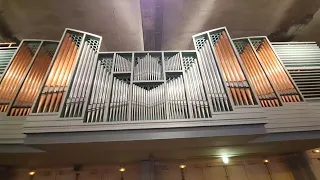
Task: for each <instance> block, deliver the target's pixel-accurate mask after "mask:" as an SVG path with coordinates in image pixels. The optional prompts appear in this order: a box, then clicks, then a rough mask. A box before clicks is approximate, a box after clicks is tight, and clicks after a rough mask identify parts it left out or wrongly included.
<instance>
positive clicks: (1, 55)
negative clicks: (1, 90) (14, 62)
mask: <svg viewBox="0 0 320 180" xmlns="http://www.w3.org/2000/svg"><path fill="white" fill-rule="evenodd" d="M16 50H17V47H4V46H1V43H0V79H1V77H2V74H3V73H4V71H5V69H6V67H7V66H8V64H9V62H10V60H11V58H12V56H13V55H14V54H15V52H16Z"/></svg>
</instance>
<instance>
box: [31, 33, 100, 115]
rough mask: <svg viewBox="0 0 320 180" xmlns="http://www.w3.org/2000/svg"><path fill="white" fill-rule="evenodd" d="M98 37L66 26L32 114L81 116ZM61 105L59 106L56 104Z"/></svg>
mask: <svg viewBox="0 0 320 180" xmlns="http://www.w3.org/2000/svg"><path fill="white" fill-rule="evenodd" d="M100 41H101V38H100V37H99V36H96V35H92V34H89V33H84V32H80V31H76V30H71V29H66V31H65V32H64V34H63V36H62V39H61V41H60V44H59V47H58V49H57V51H56V53H55V55H54V57H53V62H54V63H53V64H51V66H50V71H49V72H48V73H47V74H46V77H45V83H44V84H43V86H42V89H41V93H40V95H39V96H38V98H37V100H36V103H35V106H34V107H33V110H32V112H33V113H57V112H59V111H61V112H59V113H60V114H61V116H62V117H79V116H80V117H82V116H83V113H82V112H83V109H84V108H85V106H84V101H85V99H87V98H88V94H89V91H90V90H89V89H90V88H91V87H90V84H89V83H88V82H90V81H91V80H92V78H93V73H94V70H95V69H93V68H92V67H94V66H95V64H96V60H95V59H96V56H97V51H98V50H99V47H100ZM61 106H62V107H63V108H62V109H61V108H60V107H61Z"/></svg>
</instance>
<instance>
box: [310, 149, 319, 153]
mask: <svg viewBox="0 0 320 180" xmlns="http://www.w3.org/2000/svg"><path fill="white" fill-rule="evenodd" d="M312 152H313V153H320V150H319V149H315V150H313V151H312Z"/></svg>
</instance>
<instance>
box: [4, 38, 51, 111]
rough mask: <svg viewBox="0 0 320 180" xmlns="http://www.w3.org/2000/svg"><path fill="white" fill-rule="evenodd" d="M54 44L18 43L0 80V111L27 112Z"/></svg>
mask: <svg viewBox="0 0 320 180" xmlns="http://www.w3.org/2000/svg"><path fill="white" fill-rule="evenodd" d="M55 43H56V42H51V41H40V40H24V41H22V42H21V44H20V46H19V47H18V49H17V51H16V53H15V55H14V56H13V58H12V61H11V62H10V63H9V65H8V67H7V69H6V70H5V73H4V75H3V77H2V79H1V84H0V112H4V113H8V115H10V116H21V115H23V116H25V115H27V114H29V112H30V108H31V106H32V104H33V100H34V97H35V96H36V95H37V91H38V87H37V86H38V84H39V82H41V78H43V72H44V73H45V72H46V70H47V69H46V66H47V64H48V63H50V61H51V58H50V55H49V53H50V52H52V51H53V52H54V51H55ZM49 44H51V45H49ZM52 44H53V45H52ZM9 111H10V112H9Z"/></svg>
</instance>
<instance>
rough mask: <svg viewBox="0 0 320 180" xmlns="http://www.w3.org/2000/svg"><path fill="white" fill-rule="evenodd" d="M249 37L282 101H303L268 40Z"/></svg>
mask: <svg viewBox="0 0 320 180" xmlns="http://www.w3.org/2000/svg"><path fill="white" fill-rule="evenodd" d="M249 39H250V41H251V43H252V44H253V46H254V48H255V49H256V52H257V55H258V56H259V59H260V60H261V63H262V65H263V66H264V68H265V70H266V75H267V76H268V77H269V78H270V79H271V80H272V82H273V83H274V85H275V88H276V89H277V91H278V92H279V94H280V97H281V100H282V101H283V102H301V101H303V98H302V95H301V94H300V92H299V90H298V89H297V87H296V85H295V83H294V82H293V80H292V79H291V77H290V75H289V73H288V72H287V70H286V69H285V67H284V65H283V64H282V63H281V61H280V59H279V58H278V56H277V54H276V53H275V51H274V50H273V48H272V45H271V44H270V42H269V40H268V39H267V38H266V37H252V38H249Z"/></svg>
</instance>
